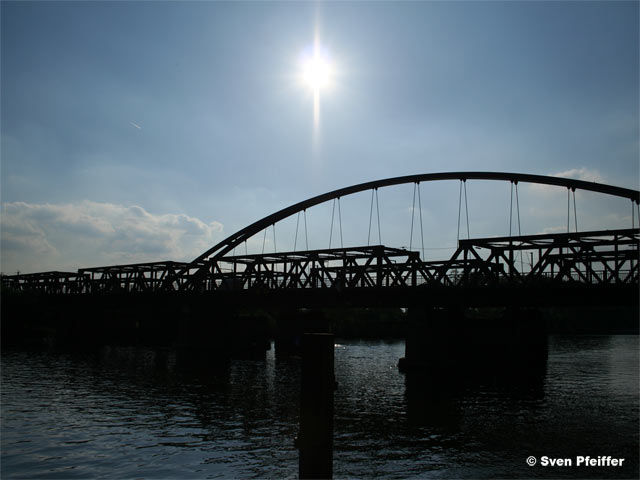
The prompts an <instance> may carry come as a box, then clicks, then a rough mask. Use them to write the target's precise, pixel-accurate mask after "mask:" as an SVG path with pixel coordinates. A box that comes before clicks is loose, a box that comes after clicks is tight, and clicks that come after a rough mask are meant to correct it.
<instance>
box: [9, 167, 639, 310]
mask: <svg viewBox="0 0 640 480" xmlns="http://www.w3.org/2000/svg"><path fill="white" fill-rule="evenodd" d="M442 180H458V181H459V182H460V201H462V188H463V185H464V189H465V201H466V182H467V181H468V180H482V181H501V182H509V183H511V185H512V187H511V188H512V192H513V188H514V186H515V189H516V196H517V186H518V183H532V184H540V185H550V186H556V187H564V188H566V189H567V192H568V195H570V193H573V195H574V209H575V191H576V190H584V191H591V192H596V193H599V194H603V195H607V196H613V197H620V198H623V199H628V200H630V201H631V203H632V211H633V213H632V222H635V216H636V211H637V214H638V223H639V225H640V192H639V191H637V190H631V189H626V188H621V187H615V186H611V185H605V184H601V183H595V182H586V181H582V180H574V179H567V178H561V177H551V176H542V175H530V174H522V173H507V172H445V173H427V174H421V175H410V176H403V177H394V178H387V179H382V180H377V181H372V182H366V183H361V184H358V185H352V186H349V187H345V188H341V189H338V190H334V191H331V192H328V193H325V194H322V195H318V196H315V197H312V198H309V199H307V200H304V201H302V202H299V203H296V204H294V205H291V206H289V207H287V208H284V209H282V210H280V211H278V212H275V213H273V214H271V215H268V216H266V217H264V218H262V219H260V220H258V221H257V222H254V223H252V224H250V225H248V226H247V227H245V228H243V229H241V230H239V231H238V232H236V233H234V234H233V235H230V236H229V237H227V238H226V239H224V240H223V241H221V242H219V243H218V244H216V245H214V246H213V247H211V248H210V249H208V250H207V251H205V252H203V253H202V254H201V255H200V256H198V257H197V258H195V259H194V260H193V261H191V262H171V261H165V262H153V263H145V264H132V265H116V266H105V267H95V268H84V269H80V270H79V271H78V272H44V273H36V274H28V275H12V276H4V277H3V278H2V284H3V287H4V288H5V289H10V290H18V291H39V292H42V293H47V294H92V293H110V292H111V293H113V292H120V293H144V292H167V293H168V292H201V293H202V292H210V293H215V294H217V295H218V296H221V295H226V298H234V299H237V300H238V301H246V300H247V299H254V298H256V297H257V298H260V299H262V300H261V301H267V300H266V297H271V298H272V300H273V301H279V299H282V298H284V297H283V293H285V292H287V294H290V293H292V292H297V293H296V298H297V299H304V298H311V297H313V298H316V299H317V301H318V302H319V303H322V302H323V301H325V300H326V299H327V298H329V297H331V298H335V297H336V296H342V297H345V296H347V297H349V298H361V299H363V300H362V301H363V302H364V303H366V302H367V300H366V299H370V298H371V297H372V296H377V297H379V298H389V299H391V300H392V299H394V298H396V299H403V301H413V300H415V299H418V298H424V297H425V295H427V294H428V295H429V296H430V297H431V298H432V299H434V300H435V299H437V298H442V299H445V298H449V301H450V302H455V301H456V300H455V299H456V298H458V297H459V296H460V293H461V292H462V290H461V289H465V292H466V293H467V294H471V293H473V295H471V296H473V297H474V298H476V299H477V301H480V302H481V301H482V300H481V299H482V298H488V297H491V295H489V293H490V292H496V293H495V294H496V295H497V296H501V297H504V292H505V291H506V290H507V289H514V288H516V289H518V290H517V292H519V294H521V295H523V296H528V294H526V293H523V292H535V291H542V290H544V291H545V292H548V291H553V292H555V293H554V295H555V296H556V297H561V296H562V295H565V294H567V293H570V292H573V293H572V294H573V295H574V296H576V298H578V297H580V296H584V294H585V293H587V292H592V291H596V292H602V293H603V294H604V296H608V298H610V299H611V301H612V302H618V301H621V300H624V301H629V299H630V301H631V302H632V303H637V297H638V295H637V291H638V284H639V277H640V275H639V267H638V254H639V251H640V229H638V228H635V225H632V228H628V229H618V230H596V231H583V232H578V231H577V225H576V231H575V232H569V231H567V233H554V234H538V235H526V236H522V235H517V236H515V235H514V236H511V235H509V236H506V237H505V236H503V237H491V238H473V239H472V238H470V239H467V240H459V242H458V246H457V249H456V250H455V252H454V253H453V255H452V256H451V257H449V258H445V259H442V260H438V261H426V260H424V259H421V258H420V252H418V251H412V250H408V249H405V248H392V247H388V246H384V245H373V246H370V245H367V246H356V247H348V248H328V249H320V250H304V251H299V250H296V251H284V252H272V253H266V254H265V253H261V254H251V255H250V254H248V253H247V254H245V255H233V254H232V255H229V253H231V252H235V249H236V247H238V246H240V245H242V244H243V243H245V242H247V241H248V240H249V239H250V238H251V237H253V236H254V235H256V234H257V233H259V232H262V231H263V230H265V229H267V228H269V227H274V228H275V225H276V224H277V223H278V222H281V221H282V220H284V219H286V218H289V217H291V216H293V215H296V214H298V215H299V214H300V213H302V212H306V210H307V209H308V208H311V207H313V206H316V205H319V204H322V203H325V202H331V201H334V209H335V201H336V200H337V201H338V208H339V201H340V199H341V198H343V197H346V196H349V195H353V194H355V193H359V192H364V191H368V190H370V191H371V192H372V204H371V208H372V210H371V215H372V213H373V198H374V193H375V195H376V200H377V190H378V189H380V188H384V187H389V186H394V185H402V184H415V185H417V186H419V185H420V183H422V182H434V181H442ZM414 188H415V187H414ZM418 194H419V192H418ZM568 198H569V197H568ZM512 205H513V203H512ZM414 206H415V190H414ZM459 208H460V206H459ZM467 213H468V209H467ZM459 215H460V209H459ZM574 215H575V213H574ZM305 218H306V217H305ZM370 219H371V217H370ZM412 221H413V218H412ZM459 221H460V219H459V220H458V222H459ZM576 224H577V221H576ZM370 225H371V221H370ZM331 228H333V218H332V224H331ZM378 228H379V227H378ZM412 228H413V227H412ZM265 235H266V232H265ZM296 237H297V229H296ZM294 250H295V249H294ZM525 254H526V255H528V256H529V258H530V259H531V261H530V262H529V264H528V265H527V267H528V268H525V267H524V264H523V262H522V258H523V255H525ZM534 257H535V258H536V259H535V260H534ZM518 259H520V261H518ZM558 292H559V293H558ZM616 292H618V293H616ZM621 292H624V294H623V295H622V296H621V295H620V293H621ZM598 295H599V296H603V295H600V294H598ZM290 297H291V296H290V295H288V296H287V298H290ZM323 299H324V300H323ZM307 301H311V300H307ZM555 301H556V302H557V301H558V299H557V298H556V300H555Z"/></svg>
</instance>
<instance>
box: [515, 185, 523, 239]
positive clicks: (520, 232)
mask: <svg viewBox="0 0 640 480" xmlns="http://www.w3.org/2000/svg"><path fill="white" fill-rule="evenodd" d="M515 184H516V210H517V211H518V235H519V236H522V229H521V228H520V200H519V199H518V181H517V180H516V182H515Z"/></svg>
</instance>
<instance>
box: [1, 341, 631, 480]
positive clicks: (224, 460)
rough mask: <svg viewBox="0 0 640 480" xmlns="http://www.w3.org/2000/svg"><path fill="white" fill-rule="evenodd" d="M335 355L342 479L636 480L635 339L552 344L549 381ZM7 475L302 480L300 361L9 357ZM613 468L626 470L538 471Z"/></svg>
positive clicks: (116, 351)
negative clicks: (574, 465)
mask: <svg viewBox="0 0 640 480" xmlns="http://www.w3.org/2000/svg"><path fill="white" fill-rule="evenodd" d="M340 343H341V344H340V345H339V346H337V347H336V350H335V368H336V377H337V379H338V382H339V388H338V390H337V391H336V392H335V421H334V474H335V476H336V478H342V477H363V478H371V477H374V476H380V477H383V478H407V477H412V476H413V477H419V478H424V477H445V478H450V477H458V478H460V477H462V478H465V477H466V478H506V477H523V478H530V477H538V478H544V477H546V478H558V477H571V476H573V477H576V476H581V477H592V478H594V477H595V478H603V477H611V478H616V477H617V478H625V477H634V476H635V475H636V474H637V468H638V427H639V425H638V411H639V409H638V337H637V336H635V337H629V336H616V337H552V338H551V340H550V342H549V360H548V365H547V368H546V371H545V370H544V369H543V370H536V371H533V373H532V372H529V373H528V374H527V375H522V373H524V372H527V371H526V370H522V371H520V370H518V369H515V370H513V369H512V371H511V373H509V374H499V375H498V374H495V373H496V372H493V373H492V374H491V375H486V376H484V377H481V378H475V379H472V378H465V377H464V376H459V375H450V376H442V375H440V376H433V375H432V376H429V375H427V376H417V377H416V376H412V375H409V376H405V375H402V374H399V373H398V370H397V367H396V365H397V361H398V358H400V357H401V356H403V354H404V344H403V343H401V342H396V343H384V342H340ZM1 375H2V391H1V395H2V403H1V408H2V463H1V471H0V473H1V476H2V477H3V478H34V477H47V478H51V477H56V476H57V477H64V478H86V477H96V476H101V477H109V478H122V477H153V478H157V477H164V478H169V477H171V478H215V477H222V478H229V477H233V478H237V477H242V478H245V477H247V478H250V477H260V478H265V477H268V478H272V477H275V478H288V477H297V474H298V470H297V469H298V452H297V450H296V449H295V447H294V446H293V438H294V437H295V436H296V434H297V433H298V415H299V413H298V412H299V375H300V360H299V359H298V358H295V357H286V356H279V357H278V358H276V356H275V353H274V351H273V350H271V351H269V352H267V354H266V356H265V358H263V359H259V360H255V359H233V360H230V361H229V360H227V361H223V360H221V359H219V358H215V357H212V358H206V357H205V358H203V357H202V356H198V355H196V356H195V357H194V358H191V359H189V358H188V357H184V356H180V354H179V352H176V351H174V350H169V349H163V350H154V349H145V348H139V347H135V348H134V347H130V348H129V347H105V348H103V349H101V350H100V351H98V352H96V353H93V354H87V353H82V354H78V353H68V352H67V353H42V352H24V351H3V352H2V370H1ZM542 454H547V455H558V456H574V455H578V454H580V455H592V456H593V455H596V456H597V455H617V456H623V457H625V458H627V461H626V462H625V468H624V469H618V470H612V469H608V470H607V469H594V470H581V471H580V472H578V473H579V475H577V474H576V471H569V470H566V469H565V470H562V469H557V468H555V469H552V468H548V469H544V468H530V467H528V466H527V465H526V464H525V459H526V458H527V456H529V455H537V456H539V455H542Z"/></svg>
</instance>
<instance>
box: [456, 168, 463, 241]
mask: <svg viewBox="0 0 640 480" xmlns="http://www.w3.org/2000/svg"><path fill="white" fill-rule="evenodd" d="M461 210H462V180H460V194H459V195H458V235H457V237H456V241H457V242H458V246H460V211H461Z"/></svg>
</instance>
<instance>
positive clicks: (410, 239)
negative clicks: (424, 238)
mask: <svg viewBox="0 0 640 480" xmlns="http://www.w3.org/2000/svg"><path fill="white" fill-rule="evenodd" d="M417 185H418V183H417V182H416V183H414V184H413V204H412V205H411V234H410V235H409V250H411V247H412V246H413V217H414V216H415V210H416V186H417Z"/></svg>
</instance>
